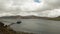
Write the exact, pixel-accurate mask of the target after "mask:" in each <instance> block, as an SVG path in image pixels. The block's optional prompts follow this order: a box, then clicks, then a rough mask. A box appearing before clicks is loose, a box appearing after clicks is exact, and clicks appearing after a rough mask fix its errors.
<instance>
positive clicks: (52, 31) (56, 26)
mask: <svg viewBox="0 0 60 34" xmlns="http://www.w3.org/2000/svg"><path fill="white" fill-rule="evenodd" d="M18 20H20V21H22V23H21V24H14V25H12V26H11V28H12V29H14V30H15V31H25V32H35V33H42V34H45V33H46V34H57V33H58V34H59V32H60V21H52V20H43V19H18ZM2 21H7V23H6V22H5V23H6V24H7V25H8V24H10V23H12V22H14V23H16V21H17V19H2Z"/></svg>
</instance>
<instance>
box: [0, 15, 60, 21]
mask: <svg viewBox="0 0 60 34" xmlns="http://www.w3.org/2000/svg"><path fill="white" fill-rule="evenodd" d="M1 18H19V19H47V20H56V21H60V16H59V17H56V18H49V17H37V16H33V15H32V16H19V15H18V16H4V17H0V19H1Z"/></svg>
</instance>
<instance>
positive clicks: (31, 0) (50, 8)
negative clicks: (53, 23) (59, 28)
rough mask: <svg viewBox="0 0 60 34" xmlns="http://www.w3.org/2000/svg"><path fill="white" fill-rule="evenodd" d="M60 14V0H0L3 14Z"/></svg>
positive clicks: (53, 15)
mask: <svg viewBox="0 0 60 34" xmlns="http://www.w3.org/2000/svg"><path fill="white" fill-rule="evenodd" d="M11 15H13V16H15V15H21V16H28V15H34V16H40V17H58V16H60V0H0V17H1V16H11Z"/></svg>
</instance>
